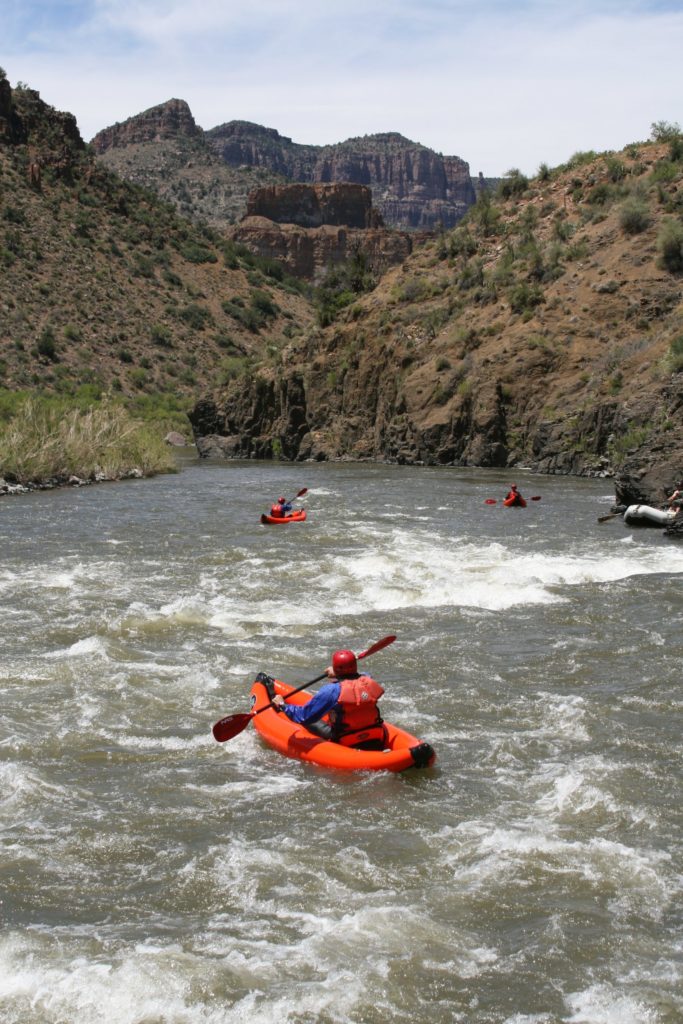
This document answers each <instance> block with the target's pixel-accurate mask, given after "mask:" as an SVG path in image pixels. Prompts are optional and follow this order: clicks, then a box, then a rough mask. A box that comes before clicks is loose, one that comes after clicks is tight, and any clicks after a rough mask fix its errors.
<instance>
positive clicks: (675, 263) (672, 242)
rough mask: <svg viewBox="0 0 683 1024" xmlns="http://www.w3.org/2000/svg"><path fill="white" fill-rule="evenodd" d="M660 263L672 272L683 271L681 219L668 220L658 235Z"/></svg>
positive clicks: (682, 225) (682, 229) (682, 227)
mask: <svg viewBox="0 0 683 1024" xmlns="http://www.w3.org/2000/svg"><path fill="white" fill-rule="evenodd" d="M657 249H658V250H659V259H660V265H661V266H662V267H663V268H664V269H665V270H668V271H669V272H670V273H671V274H680V273H681V272H682V271H683V224H682V223H681V222H680V221H679V220H667V221H665V222H664V224H663V225H662V227H661V229H660V232H659V235H658V237H657Z"/></svg>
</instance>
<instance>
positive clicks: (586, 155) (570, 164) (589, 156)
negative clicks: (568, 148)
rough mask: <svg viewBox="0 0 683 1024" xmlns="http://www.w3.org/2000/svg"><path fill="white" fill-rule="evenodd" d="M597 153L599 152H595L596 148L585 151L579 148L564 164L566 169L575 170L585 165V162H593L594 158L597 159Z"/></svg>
mask: <svg viewBox="0 0 683 1024" xmlns="http://www.w3.org/2000/svg"><path fill="white" fill-rule="evenodd" d="M597 155H598V154H597V153H596V152H595V150H594V149H588V150H585V151H581V150H579V152H577V153H574V155H573V156H570V158H569V160H568V161H567V163H566V164H565V165H564V166H565V169H566V170H567V171H573V170H575V169H576V168H577V167H583V166H584V165H585V164H590V163H592V162H593V160H595V159H596V157H597Z"/></svg>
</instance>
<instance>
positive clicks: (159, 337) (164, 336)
mask: <svg viewBox="0 0 683 1024" xmlns="http://www.w3.org/2000/svg"><path fill="white" fill-rule="evenodd" d="M149 334H150V337H151V339H152V341H153V342H154V344H155V345H159V346H160V347H161V348H173V336H172V334H171V329H170V328H169V327H167V326H166V324H152V327H151V329H150V332H149Z"/></svg>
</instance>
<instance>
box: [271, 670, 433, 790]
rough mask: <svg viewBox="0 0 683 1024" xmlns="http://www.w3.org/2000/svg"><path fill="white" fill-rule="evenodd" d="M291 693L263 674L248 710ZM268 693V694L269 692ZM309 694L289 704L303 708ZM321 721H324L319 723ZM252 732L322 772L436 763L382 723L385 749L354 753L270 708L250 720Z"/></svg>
mask: <svg viewBox="0 0 683 1024" xmlns="http://www.w3.org/2000/svg"><path fill="white" fill-rule="evenodd" d="M293 689H294V687H293V686H288V685H287V683H283V682H281V681H280V680H279V679H270V677H269V676H266V675H265V674H264V673H263V672H260V673H259V675H258V676H257V677H256V681H255V682H254V685H253V686H252V688H251V709H252V711H258V710H259V709H260V708H263V707H267V705H268V704H269V703H270V701H271V700H272V698H273V697H274V696H275V695H276V694H278V693H279V694H281V695H282V696H283V697H285V698H286V697H287V695H288V694H290V693H291V692H292V690H293ZM269 691H270V692H269ZM310 697H311V694H310V693H307V692H306V691H305V690H300V691H299V692H298V693H294V694H293V695H292V697H291V703H292V704H305V703H306V701H307V700H309V699H310ZM323 721H324V719H323ZM253 723H254V728H255V729H256V730H257V731H258V733H259V734H260V735H261V737H262V738H263V739H264V740H265V742H266V743H267V744H268V745H269V746H270V747H274V749H275V750H278V751H279V752H280V753H281V754H284V755H285V757H293V758H298V760H300V761H311V762H312V763H313V764H318V765H321V766H322V767H323V768H337V769H340V770H341V771H347V772H359V771H371V772H373V771H388V772H402V771H405V769H406V768H429V767H430V766H431V765H433V764H434V762H435V761H436V754H435V752H434V749H433V748H432V747H431V746H430V745H429V743H425V742H424V741H423V740H419V739H417V737H416V736H411V735H410V733H409V732H406V731H405V730H404V729H400V728H399V727H398V726H396V725H390V724H389V722H385V723H384V725H385V727H386V730H387V745H386V748H385V749H384V750H355V749H354V748H353V747H343V746H342V745H341V744H340V743H333V742H332V741H331V740H325V739H321V737H320V736H316V735H315V734H314V733H312V732H309V730H308V729H307V728H306V727H305V726H304V725H298V724H297V723H296V722H292V721H291V719H289V718H287V715H285V714H283V713H282V712H281V711H275V709H274V708H271V709H270V710H268V711H264V712H263V713H262V714H260V715H257V716H256V717H255V718H254V719H253Z"/></svg>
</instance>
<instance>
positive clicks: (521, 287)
mask: <svg viewBox="0 0 683 1024" xmlns="http://www.w3.org/2000/svg"><path fill="white" fill-rule="evenodd" d="M509 301H510V308H511V309H512V311H513V312H514V313H526V312H531V311H532V310H534V309H535V308H536V306H540V305H541V304H542V303H543V302H545V297H544V295H543V291H542V289H541V288H540V287H539V286H538V285H535V284H527V282H526V281H522V282H521V283H520V284H518V285H515V287H514V288H513V289H512V290H511V291H510V294H509Z"/></svg>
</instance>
